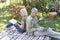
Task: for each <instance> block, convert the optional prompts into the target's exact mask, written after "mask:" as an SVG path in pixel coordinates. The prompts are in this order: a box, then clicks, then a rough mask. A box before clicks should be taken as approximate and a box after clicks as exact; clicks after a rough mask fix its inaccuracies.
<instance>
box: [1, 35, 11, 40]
mask: <svg viewBox="0 0 60 40" xmlns="http://www.w3.org/2000/svg"><path fill="white" fill-rule="evenodd" d="M0 40H10V38H9V37H8V36H5V37H4V38H2V39H0Z"/></svg>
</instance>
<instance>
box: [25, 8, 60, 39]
mask: <svg viewBox="0 0 60 40" xmlns="http://www.w3.org/2000/svg"><path fill="white" fill-rule="evenodd" d="M37 12H38V10H37V9H36V8H32V10H31V15H30V16H28V17H27V20H26V31H27V32H28V34H29V35H33V34H34V35H35V36H40V35H47V36H50V37H54V38H58V39H60V33H59V32H55V31H53V30H52V29H51V28H44V27H41V26H39V25H38V19H37Z"/></svg>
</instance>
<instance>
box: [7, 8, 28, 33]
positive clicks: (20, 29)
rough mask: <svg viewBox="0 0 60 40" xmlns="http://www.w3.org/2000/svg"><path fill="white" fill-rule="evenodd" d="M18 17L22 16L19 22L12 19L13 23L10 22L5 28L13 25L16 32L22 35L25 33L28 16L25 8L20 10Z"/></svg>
mask: <svg viewBox="0 0 60 40" xmlns="http://www.w3.org/2000/svg"><path fill="white" fill-rule="evenodd" d="M20 15H21V16H22V20H21V22H20V23H19V22H18V21H17V20H15V19H13V23H12V22H10V23H9V24H8V25H7V28H8V27H11V26H12V25H14V26H15V28H16V29H17V31H18V32H20V33H24V32H26V18H27V16H28V15H27V10H26V8H23V9H21V10H20ZM20 24H21V25H20Z"/></svg>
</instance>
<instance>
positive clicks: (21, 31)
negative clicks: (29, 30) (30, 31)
mask: <svg viewBox="0 0 60 40" xmlns="http://www.w3.org/2000/svg"><path fill="white" fill-rule="evenodd" d="M14 26H15V28H16V29H17V31H18V32H20V33H24V32H26V30H23V29H22V28H20V26H19V25H14Z"/></svg>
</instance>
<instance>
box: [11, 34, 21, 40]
mask: <svg viewBox="0 0 60 40" xmlns="http://www.w3.org/2000/svg"><path fill="white" fill-rule="evenodd" d="M20 35H21V33H17V34H16V35H15V36H13V37H12V38H11V40H16V39H17V38H18V37H19V36H20Z"/></svg>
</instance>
